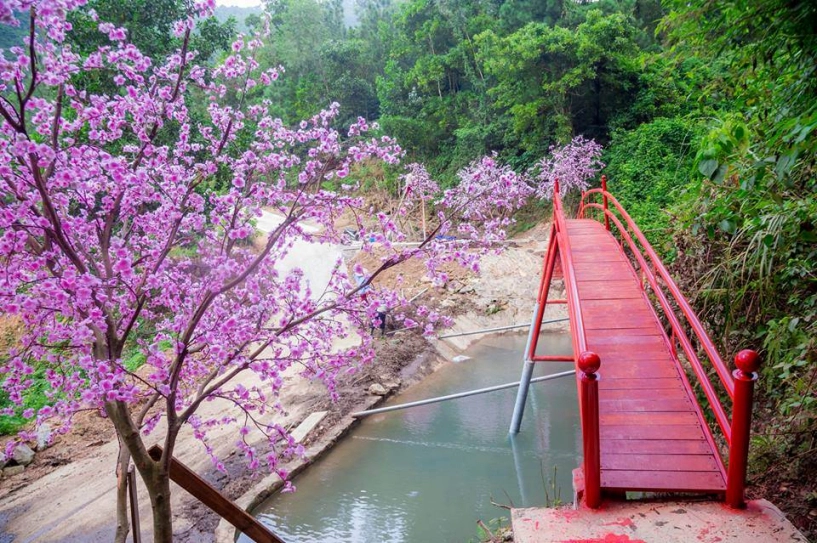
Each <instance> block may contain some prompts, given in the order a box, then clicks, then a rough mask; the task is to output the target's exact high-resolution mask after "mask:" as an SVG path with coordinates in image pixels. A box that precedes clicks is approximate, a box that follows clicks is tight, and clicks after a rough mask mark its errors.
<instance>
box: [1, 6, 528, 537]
mask: <svg viewBox="0 0 817 543" xmlns="http://www.w3.org/2000/svg"><path fill="white" fill-rule="evenodd" d="M83 4H84V0H0V24H6V25H8V24H11V25H15V24H18V23H17V21H16V20H15V18H14V13H15V12H20V11H28V13H29V14H30V27H29V32H28V37H27V39H26V40H25V43H22V44H20V46H19V47H13V48H11V49H9V50H7V51H0V117H1V119H0V311H2V313H3V314H5V315H12V316H14V317H15V318H17V319H19V320H20V322H22V324H23V327H24V334H23V336H22V338H21V341H20V343H19V345H18V346H17V347H15V348H13V349H11V351H10V352H9V353H8V354H9V356H8V357H7V360H5V361H3V362H2V366H0V376H2V386H3V388H4V390H5V391H6V392H7V393H8V395H9V397H10V399H11V400H12V401H13V402H15V403H17V404H20V403H21V402H22V400H23V397H24V395H25V392H26V390H27V389H28V388H29V387H31V386H32V384H33V379H32V374H33V373H34V372H35V370H39V371H43V370H44V371H45V376H46V378H47V381H48V385H49V390H48V392H47V394H48V395H49V398H50V405H48V406H46V407H44V408H42V409H40V410H39V411H37V412H33V411H28V412H25V413H23V415H24V416H25V417H28V418H30V419H31V420H32V423H33V427H34V428H36V427H38V426H40V425H42V424H45V423H46V422H48V424H49V425H50V426H51V428H52V429H53V431H54V432H55V433H56V434H63V433H66V432H69V431H70V430H71V425H72V418H73V417H74V415H76V414H77V413H79V412H81V411H89V410H90V411H95V412H98V413H100V414H101V415H102V416H104V417H106V418H107V419H108V420H109V421H110V423H111V424H112V425H113V427H114V429H115V430H116V434H117V438H118V440H119V443H120V454H119V458H118V464H117V475H118V495H117V533H116V541H124V540H125V537H126V535H127V530H128V528H127V526H128V521H127V510H126V500H125V498H126V495H125V484H124V481H125V477H124V476H125V473H126V471H127V468H128V466H129V465H130V463H131V462H132V463H133V464H134V465H135V467H136V469H137V471H138V473H139V475H140V476H141V478H142V480H143V481H144V483H145V485H146V487H147V492H148V495H149V498H150V501H151V506H152V511H153V533H154V540H155V541H157V542H158V541H161V542H170V541H171V540H172V522H171V518H172V517H171V509H170V484H169V478H168V473H169V472H168V468H169V464H170V459H171V457H172V456H173V454H174V452H175V447H176V443H177V438H178V436H179V432H180V431H181V430H182V428H183V427H185V426H189V427H191V428H192V430H193V433H194V435H195V436H196V437H197V438H198V439H200V440H201V442H202V443H203V445H204V447H205V448H206V449H207V450H208V451H209V452H211V454H213V449H212V448H211V446H210V445H209V443H208V439H207V435H208V431H209V430H210V429H211V428H213V427H214V426H217V425H220V424H235V425H236V447H237V448H238V449H240V450H241V451H242V452H243V453H244V456H245V457H246V460H247V463H248V465H249V467H250V468H253V469H254V468H263V469H267V470H271V471H274V472H278V473H279V474H280V475H281V476H282V477H286V473H285V472H284V471H283V469H282V467H281V466H282V459H284V458H286V457H288V456H290V455H293V454H298V453H300V452H301V451H300V449H299V446H298V445H297V444H296V443H295V442H294V440H293V439H292V438H291V436H290V435H289V434H288V433H287V431H286V429H285V428H283V427H281V426H280V425H278V424H276V423H275V422H274V418H273V415H274V414H275V412H276V411H277V410H281V409H282V407H281V406H280V405H278V403H277V397H278V395H279V393H280V391H281V390H282V387H284V386H286V384H285V380H284V378H283V373H284V372H285V371H286V370H287V369H288V368H290V367H292V366H296V367H299V368H301V371H302V372H303V374H304V375H307V376H309V377H311V378H316V379H320V380H322V381H323V382H324V383H325V385H326V388H327V391H328V393H329V394H330V395H332V396H334V395H335V394H336V393H335V383H336V380H337V378H338V377H339V376H340V375H341V374H343V373H344V372H349V371H354V370H355V368H357V367H358V366H359V365H360V364H364V363H367V362H370V361H371V360H372V358H373V349H372V340H371V338H370V336H369V334H368V330H369V328H370V326H371V324H372V322H373V321H374V320H375V319H376V318H377V310H378V307H380V306H381V305H382V304H384V305H386V306H387V307H389V308H390V310H395V311H396V312H399V311H400V310H401V309H402V308H405V307H406V304H407V302H406V300H404V299H403V298H401V296H400V295H399V294H398V292H396V291H391V290H388V289H378V296H377V297H376V299H375V297H373V296H367V297H362V296H360V291H361V290H362V289H365V288H366V287H368V286H369V285H370V284H371V282H372V281H373V280H375V279H376V278H377V277H378V275H380V274H381V273H383V272H384V271H385V270H387V269H389V268H392V267H394V266H398V265H399V264H401V263H402V262H405V261H406V260H408V259H410V258H422V259H425V261H426V262H427V268H428V273H429V275H430V276H431V277H432V278H433V279H434V280H437V281H444V280H445V277H444V273H443V272H442V271H440V270H441V267H440V264H441V263H443V262H456V263H458V264H460V265H462V266H465V267H467V268H469V269H473V270H475V271H476V270H478V259H479V256H480V255H481V254H482V253H484V252H485V251H487V250H490V249H491V242H492V241H495V240H497V239H501V238H502V236H503V235H504V233H503V229H504V227H505V226H507V224H508V222H509V220H510V219H509V214H510V212H511V211H512V210H513V209H515V208H516V207H518V206H519V205H521V204H522V203H524V199H525V197H526V196H527V193H526V192H525V190H524V189H523V188H521V186H519V183H518V181H519V179H518V178H517V177H514V175H515V174H513V175H512V172H510V171H509V170H506V169H503V168H501V167H499V166H498V165H497V164H496V162H495V159H494V158H491V157H488V158H487V159H484V160H483V162H480V163H475V164H474V165H472V166H471V167H469V168H468V169H467V170H466V173H465V174H464V175H463V177H462V179H463V183H462V184H461V185H460V186H459V187H458V188H456V189H451V190H448V191H446V192H444V193H442V194H439V193H438V194H437V196H436V197H435V201H434V209H435V215H434V224H433V225H432V228H431V230H430V232H429V234H428V236H427V237H426V238H425V239H424V240H423V241H422V242H421V243H420V244H419V246H410V247H408V248H406V246H405V245H404V244H400V245H399V246H398V245H397V244H395V243H394V242H396V241H401V240H403V239H405V236H404V235H403V234H402V233H401V232H400V231H399V230H398V228H397V226H396V224H395V222H394V221H393V219H392V217H390V216H388V215H386V214H384V213H379V212H377V211H376V210H370V209H367V208H366V206H365V204H364V201H363V199H362V198H361V197H360V196H359V193H358V188H359V179H357V172H358V171H359V169H358V167H357V165H358V164H361V163H364V162H368V161H383V162H386V163H389V164H396V163H398V161H399V160H400V158H401V156H402V150H401V149H400V147H399V145H398V144H397V143H396V142H395V141H394V140H392V139H390V138H389V137H387V136H377V135H375V134H377V127H376V126H375V125H370V124H369V123H368V122H367V121H365V120H364V119H359V120H358V121H357V122H355V123H353V124H352V126H351V127H349V128H348V129H347V130H345V131H344V132H343V133H341V132H339V131H338V130H337V129H336V128H334V127H333V120H334V119H335V117H336V116H337V114H338V107H339V106H338V105H337V104H332V105H331V106H329V107H328V108H327V109H326V110H324V111H321V112H320V113H318V114H317V115H315V116H314V117H312V118H310V119H306V120H304V121H302V122H300V124H298V125H297V126H294V127H289V126H286V125H285V124H284V123H283V122H282V121H281V120H280V119H277V118H274V117H273V116H272V115H271V113H270V108H271V104H269V103H268V102H260V103H254V102H253V101H252V100H251V99H250V96H251V94H252V89H253V88H254V87H256V86H258V85H271V84H274V81H275V80H276V79H277V78H278V77H279V75H280V73H281V70H280V69H268V70H262V69H261V68H260V67H259V64H258V62H257V61H256V59H255V55H256V52H257V51H258V50H259V48H260V46H261V43H262V42H261V38H262V36H249V37H241V38H240V39H238V40H237V41H236V42H235V43H234V44H233V46H232V50H231V52H230V54H229V56H227V57H226V58H225V59H224V61H223V63H222V64H221V65H220V66H218V67H216V68H215V69H213V70H206V69H205V68H203V67H202V66H200V65H198V64H196V58H197V57H196V54H195V52H194V51H191V50H190V48H189V44H190V38H191V32H192V30H193V28H194V25H195V19H196V17H197V16H201V15H204V14H206V13H208V12H209V11H210V10H212V8H213V1H212V0H208V1H206V2H199V3H196V4H192V5H191V10H190V14H189V17H188V18H187V19H185V20H181V21H178V22H177V23H176V24H175V26H174V32H175V35H176V37H177V39H178V41H179V43H180V47H179V49H178V50H177V51H176V52H175V53H174V54H172V55H171V56H170V57H169V58H167V59H166V60H164V61H163V62H160V63H155V62H154V61H153V60H151V59H150V58H148V57H146V56H145V55H143V54H142V53H141V52H140V51H139V50H138V49H137V48H136V47H134V46H133V45H132V44H130V43H129V42H128V36H127V32H126V31H125V30H124V29H121V28H116V27H114V26H113V25H111V24H107V23H105V22H99V23H98V30H99V32H101V33H103V34H104V35H106V36H107V40H108V43H107V44H105V45H103V46H101V47H100V48H99V49H98V50H96V51H94V52H92V53H90V54H89V55H88V56H87V57H80V56H79V55H78V54H77V53H75V52H74V51H73V50H72V49H71V47H70V46H69V45H67V43H66V35H67V34H68V33H69V32H71V25H70V23H69V22H68V21H67V19H66V17H67V14H68V12H70V11H71V10H74V9H79V8H81V7H82V5H83ZM90 16H91V17H94V14H93V13H90ZM92 72H100V73H104V74H106V76H107V75H108V74H112V77H113V81H114V82H115V83H116V85H117V87H118V89H119V92H118V93H117V94H112V95H100V94H93V93H89V92H87V91H85V90H83V89H82V88H79V87H78V86H77V85H76V81H77V76H78V75H80V74H83V73H92ZM190 96H199V97H201V99H203V100H204V101H205V102H206V104H207V116H208V118H207V119H206V121H203V122H195V121H194V120H193V118H192V116H191V114H190V111H189V109H188V100H189V97H190ZM246 141H250V143H249V144H246V143H245V144H241V142H246ZM485 160H487V162H485ZM214 180H220V181H221V182H222V186H223V185H226V188H225V189H223V190H220V191H216V190H213V189H211V188H210V187H213V186H216V185H218V184H217V183H214V182H213V181H214ZM328 180H331V181H333V184H334V185H339V186H340V188H339V189H338V190H336V191H332V190H327V189H326V188H325V187H326V186H328V184H327V183H326V181H328ZM523 184H524V183H523ZM428 191H431V192H437V190H436V185H433V184H431V183H426V184H425V185H424V188H423V189H422V190H418V191H416V194H423V196H422V197H423V198H428V197H430V194H431V193H430V192H428ZM427 192H428V194H426V193H427ZM406 205H410V202H406ZM262 208H264V209H267V210H271V211H272V212H274V213H276V214H277V215H279V216H280V223H279V224H278V225H277V226H276V227H275V228H274V229H273V230H272V232H270V233H269V235H268V236H267V237H266V238H264V239H262V240H261V246H260V248H254V247H253V244H252V243H251V241H252V239H251V238H253V237H254V236H255V235H256V229H255V224H256V221H257V219H258V218H259V216H261V214H262ZM349 211H351V212H352V213H353V214H354V216H355V217H358V219H357V222H358V228H359V229H360V230H361V234H362V235H361V239H363V240H364V247H363V249H364V250H366V251H376V254H377V255H379V257H380V265H379V267H378V268H377V269H375V270H373V271H372V272H370V273H369V274H368V276H367V277H366V279H365V281H363V282H361V283H360V284H356V282H355V281H352V280H350V277H349V271H348V270H347V269H346V266H345V265H343V262H340V261H339V262H337V265H336V266H335V268H334V270H335V271H334V273H333V274H332V276H331V278H330V279H329V281H328V284H327V285H326V286H325V287H323V288H322V289H321V290H320V291H313V288H314V286H313V285H311V284H310V283H309V282H308V281H307V280H306V279H305V277H304V272H303V270H301V269H298V268H294V269H288V268H284V267H283V266H281V262H282V260H283V259H284V258H285V257H286V256H287V255H288V254H289V253H290V252H291V251H292V250H293V246H294V244H295V242H296V241H298V240H306V241H308V242H314V243H340V240H341V233H340V232H338V230H337V229H336V228H335V221H336V219H337V218H338V217H339V216H340V215H341V214H342V213H346V212H349ZM305 221H309V222H310V223H311V224H312V225H317V226H318V227H319V229H318V231H314V230H312V229H309V230H308V229H307V228H305V227H304V224H305V223H304V222H305ZM452 234H453V235H455V236H457V237H459V238H461V239H460V240H458V241H457V243H450V242H448V241H446V240H445V239H443V237H444V236H448V235H452ZM357 271H359V272H360V271H362V270H357ZM414 313H415V314H416V315H418V316H419V317H420V318H423V319H425V321H426V322H424V323H423V327H424V330H425V331H426V332H431V331H432V330H433V328H434V326H435V325H437V324H440V323H444V322H446V319H445V318H444V317H443V316H442V315H440V314H438V313H436V312H434V311H433V310H431V309H430V308H425V307H420V308H417V310H416V311H415V312H414ZM412 324H413V323H412ZM349 337H354V338H357V340H356V342H355V344H354V346H352V347H347V348H342V349H341V348H337V347H336V345H337V340H338V339H339V338H349ZM132 351H138V352H141V353H142V354H143V355H144V358H145V363H144V365H143V366H142V367H141V368H139V369H138V370H137V369H136V368H133V367H129V366H128V365H127V364H126V363H125V360H124V354H126V353H127V352H132ZM248 376H249V377H250V378H249V379H248V378H247V377H248ZM215 398H220V399H221V400H222V401H227V402H229V403H231V404H232V405H234V407H235V409H234V412H231V413H228V414H224V415H223V416H220V417H218V418H213V417H210V418H208V417H207V416H205V415H202V412H201V410H200V409H199V408H200V407H201V406H202V404H203V403H204V402H207V401H210V400H212V399H215ZM10 412H15V410H14V409H13V408H12V409H9V410H8V413H10ZM33 436H34V431H32V430H28V431H23V432H21V433H20V435H19V436H18V438H17V440H16V441H12V442H10V443H9V446H8V447H7V450H6V454H10V453H11V451H12V450H13V447H14V446H15V444H16V443H18V442H21V441H24V440H28V439H32V437H33ZM155 442H158V443H160V444H161V445H162V448H163V452H162V456H161V458H160V459H159V460H154V459H153V458H151V457H150V455H149V454H148V446H149V443H155ZM213 456H214V458H213V461H214V462H215V465H216V467H217V468H220V469H223V465H222V464H221V462H220V460H219V459H218V458H216V457H215V455H214V454H213Z"/></svg>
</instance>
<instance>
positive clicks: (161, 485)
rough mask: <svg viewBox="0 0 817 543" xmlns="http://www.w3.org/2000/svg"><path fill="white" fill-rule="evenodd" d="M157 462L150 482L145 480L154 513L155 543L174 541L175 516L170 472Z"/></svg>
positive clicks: (171, 542)
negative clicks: (172, 510) (171, 503)
mask: <svg viewBox="0 0 817 543" xmlns="http://www.w3.org/2000/svg"><path fill="white" fill-rule="evenodd" d="M160 465H161V464H160V462H157V463H156V471H155V472H154V477H152V480H151V481H150V482H148V481H145V484H146V485H147V490H148V496H150V507H151V511H152V513H153V543H173V516H172V514H171V510H170V476H169V475H170V474H169V473H168V472H167V471H166V470H164V469H162V468H161V467H160Z"/></svg>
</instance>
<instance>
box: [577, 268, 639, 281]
mask: <svg viewBox="0 0 817 543" xmlns="http://www.w3.org/2000/svg"><path fill="white" fill-rule="evenodd" d="M627 268H629V267H625V266H624V265H621V264H613V265H609V266H605V267H601V266H599V267H593V266H590V265H588V264H585V265H584V267H583V268H582V269H581V270H580V269H578V265H577V266H576V281H602V280H604V281H607V280H610V281H620V280H622V279H626V278H627V277H632V279H633V280H635V272H633V271H632V268H629V269H627Z"/></svg>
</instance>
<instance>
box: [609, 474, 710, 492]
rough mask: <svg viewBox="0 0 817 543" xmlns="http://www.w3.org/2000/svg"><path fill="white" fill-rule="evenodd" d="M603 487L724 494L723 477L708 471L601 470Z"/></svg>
mask: <svg viewBox="0 0 817 543" xmlns="http://www.w3.org/2000/svg"><path fill="white" fill-rule="evenodd" d="M601 486H602V488H606V489H610V490H642V491H655V490H662V491H676V492H722V491H724V490H725V489H726V484H725V483H724V481H723V475H722V474H721V473H719V472H718V473H716V472H706V471H678V472H666V471H618V470H601Z"/></svg>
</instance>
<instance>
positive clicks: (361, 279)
mask: <svg viewBox="0 0 817 543" xmlns="http://www.w3.org/2000/svg"><path fill="white" fill-rule="evenodd" d="M366 273H367V272H366V270H365V269H364V270H362V271H356V272H355V283H356V284H357V286H358V287H361V286H363V285H364V284H365V283H366V275H365V274H366ZM371 292H372V285H371V284H368V285H366V286H363V288H361V289H360V297H361V298H363V301H364V302H366V301H368V297H369V294H370V293H371ZM387 312H388V308H387V307H386V304H384V303H383V302H380V303H379V304H377V323H378V324H377V327H378V328H379V329H380V335H381V336H385V335H386V313H387ZM374 328H375V327H374V325H373V326H372V329H371V333H372V334H374Z"/></svg>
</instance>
